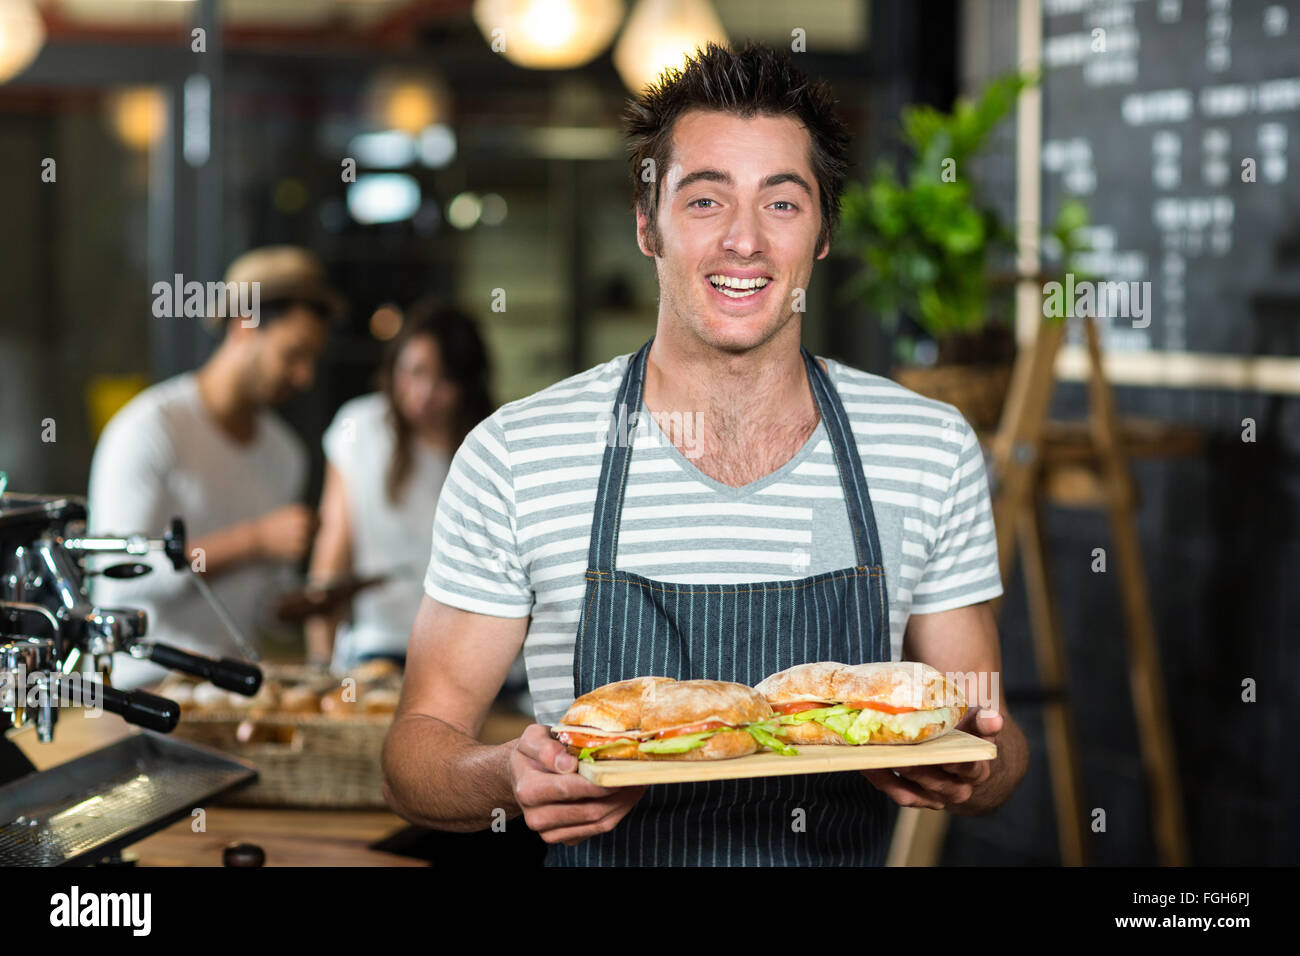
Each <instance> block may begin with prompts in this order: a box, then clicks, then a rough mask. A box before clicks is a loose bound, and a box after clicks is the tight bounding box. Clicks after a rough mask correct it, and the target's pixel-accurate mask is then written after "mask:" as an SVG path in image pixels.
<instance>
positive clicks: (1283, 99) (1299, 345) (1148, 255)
mask: <svg viewBox="0 0 1300 956" xmlns="http://www.w3.org/2000/svg"><path fill="white" fill-rule="evenodd" d="M1043 31H1044V33H1043V48H1042V60H1043V66H1044V69H1045V71H1046V73H1045V77H1044V81H1043V142H1042V171H1043V206H1044V209H1043V212H1044V220H1043V221H1044V222H1051V221H1052V219H1053V218H1054V216H1055V212H1056V209H1057V208H1058V207H1059V205H1060V203H1061V202H1062V200H1064V199H1066V198H1069V197H1076V198H1078V199H1080V200H1082V201H1083V202H1084V203H1085V204H1086V205H1087V206H1088V208H1089V211H1090V214H1091V223H1092V225H1091V228H1090V229H1089V231H1088V234H1087V236H1086V238H1087V239H1088V241H1089V243H1090V245H1091V252H1089V253H1088V254H1087V255H1085V256H1084V257H1083V261H1081V262H1080V267H1081V270H1082V271H1083V272H1084V273H1086V278H1087V279H1090V280H1093V281H1092V283H1091V285H1093V286H1095V287H1097V288H1092V289H1085V290H1084V291H1087V292H1088V293H1089V294H1094V295H1095V303H1096V305H1097V306H1098V310H1097V312H1096V314H1097V315H1098V317H1099V318H1102V319H1103V320H1104V321H1103V322H1102V327H1103V329H1104V334H1105V345H1106V348H1107V349H1108V350H1111V351H1116V352H1134V351H1151V352H1182V351H1189V352H1200V353H1215V354H1218V355H1228V356H1253V355H1275V356H1300V3H1296V2H1295V0H1290V2H1286V3H1279V2H1268V0H1141V2H1122V0H1114V2H1088V0H1043ZM1103 282H1104V283H1105V288H1102V287H1101V286H1102V284H1103ZM1083 284H1084V285H1087V284H1088V283H1086V282H1085V283H1083ZM1064 291H1066V292H1070V291H1073V290H1069V289H1066V290H1064ZM1076 294H1079V293H1076ZM1067 304H1068V303H1067Z"/></svg>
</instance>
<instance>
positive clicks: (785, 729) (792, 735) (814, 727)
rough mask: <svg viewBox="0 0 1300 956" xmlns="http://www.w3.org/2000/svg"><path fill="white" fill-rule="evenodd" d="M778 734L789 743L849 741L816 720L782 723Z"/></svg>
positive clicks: (778, 728)
mask: <svg viewBox="0 0 1300 956" xmlns="http://www.w3.org/2000/svg"><path fill="white" fill-rule="evenodd" d="M776 735H777V736H778V737H780V738H781V739H782V740H784V741H785V742H786V743H788V744H847V743H848V741H847V740H845V739H844V738H843V737H841V736H840V735H839V734H837V733H836V732H835V731H833V730H831V729H830V728H829V727H823V726H822V725H821V724H819V723H817V721H815V720H807V721H804V722H803V723H802V724H781V725H780V726H778V727H777V730H776Z"/></svg>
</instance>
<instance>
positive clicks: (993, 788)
mask: <svg viewBox="0 0 1300 956" xmlns="http://www.w3.org/2000/svg"><path fill="white" fill-rule="evenodd" d="M1028 765H1029V745H1028V744H1027V743H1026V742H1025V735H1024V732H1023V731H1022V730H1021V729H1020V725H1019V724H1017V723H1016V722H1015V721H1014V720H1012V719H1011V718H1010V717H1004V723H1003V725H1002V732H1001V733H999V734H998V756H997V759H996V760H993V761H992V762H991V764H990V766H989V778H988V779H987V780H985V781H984V782H983V783H981V784H979V785H978V786H977V787H975V788H974V792H973V793H972V794H971V798H970V799H969V800H967V801H966V802H965V803H956V804H952V805H951V806H949V807H948V810H949V812H951V813H955V814H957V815H958V816H963V817H978V816H984V815H985V814H988V813H992V812H993V811H994V810H996V809H997V808H998V807H1000V806H1002V804H1004V803H1006V801H1007V799H1008V798H1009V797H1010V796H1011V794H1012V793H1013V792H1015V789H1016V787H1018V786H1019V785H1020V781H1021V779H1022V778H1023V777H1024V776H1025V769H1026V768H1027V767H1028Z"/></svg>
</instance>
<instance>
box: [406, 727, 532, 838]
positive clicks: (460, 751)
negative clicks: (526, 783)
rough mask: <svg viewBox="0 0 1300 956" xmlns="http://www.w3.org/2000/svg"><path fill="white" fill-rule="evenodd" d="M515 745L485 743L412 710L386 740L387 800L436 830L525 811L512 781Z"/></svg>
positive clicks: (477, 826) (466, 827) (475, 825)
mask: <svg viewBox="0 0 1300 956" xmlns="http://www.w3.org/2000/svg"><path fill="white" fill-rule="evenodd" d="M512 749H513V744H511V743H506V744H495V745H494V744H482V743H479V742H478V741H477V740H474V739H473V738H472V737H469V736H467V735H466V734H463V733H461V732H460V731H459V730H457V729H456V728H454V727H452V726H451V725H450V724H447V723H444V722H443V721H441V720H437V719H435V718H433V717H427V716H423V715H419V714H413V715H410V716H407V717H402V718H399V719H398V720H397V721H396V722H395V723H394V724H393V728H392V730H390V731H389V733H388V738H387V739H386V740H385V741H384V753H383V765H384V798H385V799H386V800H388V803H389V805H390V806H391V807H392V808H393V809H394V810H395V811H396V812H397V813H398V814H399V815H400V816H401V817H402V818H403V819H406V820H409V821H410V822H412V823H414V824H417V825H419V826H426V827H431V828H433V829H435V830H452V831H456V832H461V833H465V832H470V831H473V830H485V829H487V828H488V827H489V826H491V825H492V822H493V812H494V811H495V810H496V809H497V808H501V809H502V810H504V811H505V814H506V816H507V817H515V816H518V815H519V813H520V812H521V810H520V808H519V804H518V803H517V802H516V801H515V795H514V791H513V789H512V788H511V784H510V771H509V767H508V761H509V759H510V753H511V750H512Z"/></svg>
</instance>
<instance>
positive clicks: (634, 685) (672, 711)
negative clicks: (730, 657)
mask: <svg viewBox="0 0 1300 956" xmlns="http://www.w3.org/2000/svg"><path fill="white" fill-rule="evenodd" d="M773 716H775V715H774V714H773V711H772V707H771V705H770V704H768V702H767V700H766V699H764V697H763V695H762V694H760V693H758V692H757V691H756V690H754V689H753V688H752V687H746V686H745V685H744V684H735V683H731V682H729V681H713V680H684V681H675V680H673V679H671V678H668V677H636V678H633V679H631V680H623V681H615V682H614V683H612V684H606V685H604V686H603V687H597V688H596V689H595V690H593V691H591V692H590V693H586V694H583V695H582V696H581V697H579V698H578V699H577V700H575V701H574V702H573V704H572V706H570V707H569V709H568V711H566V712H565V714H564V717H563V718H562V719H561V721H560V723H559V724H558V725H556V726H557V727H559V728H560V729H559V730H558V731H553V732H555V733H563V732H565V731H566V730H568V731H570V732H581V728H582V727H592V728H596V729H598V730H604V731H609V732H614V733H617V732H619V731H624V730H625V731H628V732H630V733H634V734H636V735H637V737H639V738H640V737H651V736H653V735H654V734H655V733H657V732H660V731H665V730H672V729H675V728H678V727H689V726H691V725H694V724H702V723H706V722H710V721H720V722H722V723H724V724H731V725H739V724H749V723H753V722H755V721H759V720H766V719H768V718H770V717H773ZM596 736H599V735H596ZM561 739H564V738H561ZM579 739H581V738H579ZM566 746H567V748H568V750H569V752H570V753H572V754H575V755H577V754H579V753H580V752H581V750H582V748H581V747H579V746H577V745H576V744H566ZM758 749H759V746H758V744H757V742H755V740H754V738H753V737H752V736H751V735H750V734H749V733H748V732H747V731H723V732H722V733H719V734H716V735H715V736H713V737H709V738H706V739H705V741H704V743H703V745H702V746H700V747H697V748H695V749H693V750H688V751H686V752H684V753H676V754H671V753H664V754H650V753H644V752H642V751H641V750H640V749H639V747H638V745H637V742H635V741H632V742H628V743H625V744H617V745H615V746H612V747H607V748H605V749H603V750H600V751H598V752H597V753H594V754H592V756H593V757H595V758H596V759H600V760H721V759H725V758H728V757H740V756H744V755H745V754H750V753H754V752H755V751H757V750H758Z"/></svg>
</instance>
